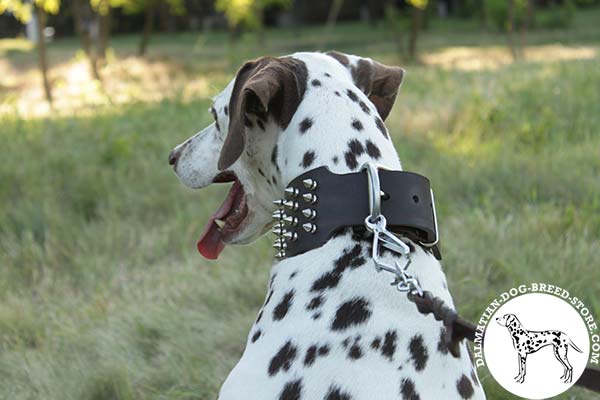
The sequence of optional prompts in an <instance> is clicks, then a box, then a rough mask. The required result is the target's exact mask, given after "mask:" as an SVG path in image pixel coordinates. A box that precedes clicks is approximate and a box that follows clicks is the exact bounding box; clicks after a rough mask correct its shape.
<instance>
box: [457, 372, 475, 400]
mask: <svg viewBox="0 0 600 400" xmlns="http://www.w3.org/2000/svg"><path fill="white" fill-rule="evenodd" d="M456 390H458V394H460V397H462V398H463V399H470V398H471V397H473V385H472V384H471V381H470V380H469V378H467V376H466V375H465V374H463V375H462V376H461V377H460V379H459V380H458V381H457V382H456Z"/></svg>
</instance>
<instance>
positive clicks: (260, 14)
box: [254, 5, 267, 48]
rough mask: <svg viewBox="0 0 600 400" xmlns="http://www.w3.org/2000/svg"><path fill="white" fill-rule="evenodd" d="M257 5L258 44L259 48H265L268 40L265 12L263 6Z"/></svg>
mask: <svg viewBox="0 0 600 400" xmlns="http://www.w3.org/2000/svg"><path fill="white" fill-rule="evenodd" d="M255 7H256V9H255V11H254V12H255V13H256V19H257V20H258V28H257V29H256V44H257V45H258V47H259V48H264V47H265V43H266V42H267V40H266V35H265V13H264V9H263V8H262V7H261V6H259V5H256V6H255Z"/></svg>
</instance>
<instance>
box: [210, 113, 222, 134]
mask: <svg viewBox="0 0 600 400" xmlns="http://www.w3.org/2000/svg"><path fill="white" fill-rule="evenodd" d="M210 112H211V114H212V115H213V118H214V120H215V127H216V128H217V130H218V131H219V132H220V131H221V127H220V126H219V118H218V116H217V110H215V108H214V107H211V108H210Z"/></svg>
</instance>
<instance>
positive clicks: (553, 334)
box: [496, 314, 582, 383]
mask: <svg viewBox="0 0 600 400" xmlns="http://www.w3.org/2000/svg"><path fill="white" fill-rule="evenodd" d="M496 322H497V323H498V324H500V325H501V326H505V327H506V328H508V332H509V333H510V337H511V339H512V342H513V346H514V348H515V350H517V354H518V356H519V374H518V375H517V376H515V380H516V381H517V382H519V383H523V382H524V381H525V374H526V373H527V371H526V368H525V367H526V362H527V355H528V354H531V353H535V352H536V351H538V350H539V349H541V348H542V347H546V346H552V347H553V350H554V357H556V359H557V360H558V362H560V364H561V365H562V366H563V368H564V372H563V375H562V376H561V377H560V378H561V379H563V380H564V381H565V383H570V382H571V381H572V380H573V367H572V366H571V363H569V359H568V358H567V353H568V350H569V346H571V347H572V348H574V349H575V351H577V352H579V353H582V351H581V350H580V349H579V348H578V347H577V346H575V343H573V341H572V340H571V339H570V338H569V337H568V336H567V334H566V333H564V332H561V331H528V330H526V329H524V328H523V325H521V322H520V321H519V319H518V318H517V316H516V315H515V314H505V315H503V316H502V317H498V318H496Z"/></svg>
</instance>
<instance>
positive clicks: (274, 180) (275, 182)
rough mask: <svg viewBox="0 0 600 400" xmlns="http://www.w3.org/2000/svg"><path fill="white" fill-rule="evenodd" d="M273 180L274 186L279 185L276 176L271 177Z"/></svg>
mask: <svg viewBox="0 0 600 400" xmlns="http://www.w3.org/2000/svg"><path fill="white" fill-rule="evenodd" d="M271 180H272V181H273V185H277V178H275V175H271Z"/></svg>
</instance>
